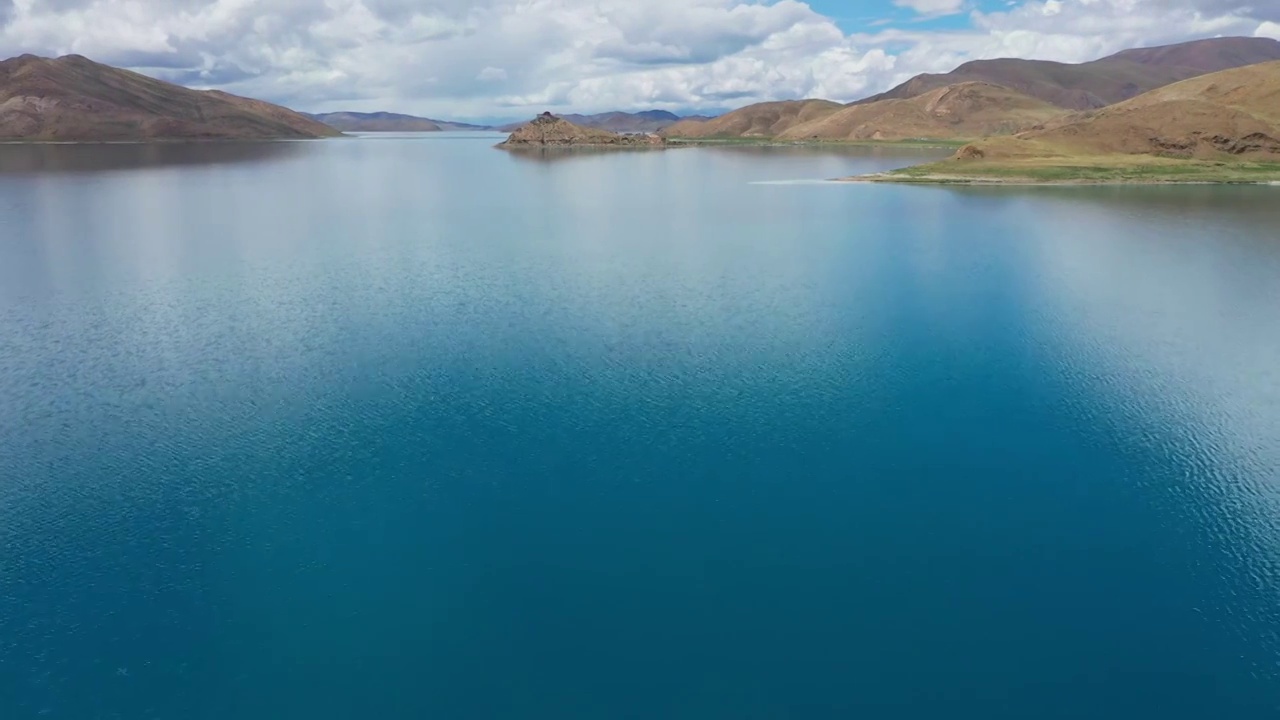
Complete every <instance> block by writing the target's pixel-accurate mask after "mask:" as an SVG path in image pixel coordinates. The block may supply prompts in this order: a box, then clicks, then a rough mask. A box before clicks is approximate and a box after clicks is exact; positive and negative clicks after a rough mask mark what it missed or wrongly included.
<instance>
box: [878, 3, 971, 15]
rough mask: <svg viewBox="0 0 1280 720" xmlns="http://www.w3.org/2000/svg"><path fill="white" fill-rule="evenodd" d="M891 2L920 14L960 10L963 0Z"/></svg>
mask: <svg viewBox="0 0 1280 720" xmlns="http://www.w3.org/2000/svg"><path fill="white" fill-rule="evenodd" d="M893 4H894V5H897V6H898V7H904V8H911V9H912V10H915V11H916V12H918V13H920V14H921V15H949V14H951V13H957V12H960V10H961V9H963V8H964V4H965V0H893Z"/></svg>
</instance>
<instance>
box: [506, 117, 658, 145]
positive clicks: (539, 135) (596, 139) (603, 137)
mask: <svg viewBox="0 0 1280 720" xmlns="http://www.w3.org/2000/svg"><path fill="white" fill-rule="evenodd" d="M665 144H666V140H664V139H663V138H661V137H658V136H657V135H648V134H636V135H621V134H618V133H615V132H609V131H608V130H599V129H597V128H588V127H582V126H581V125H574V124H573V123H571V122H569V121H568V120H565V119H563V118H559V117H556V116H555V115H552V114H551V113H549V112H544V113H542V114H541V115H539V116H538V117H536V118H534V119H533V120H532V121H531V122H529V123H526V124H524V125H522V126H520V127H519V128H517V129H516V130H515V131H514V132H512V133H511V136H510V137H508V138H507V139H506V140H505V141H504V142H502V143H500V144H499V145H498V147H501V148H536V147H662V146H663V145H665Z"/></svg>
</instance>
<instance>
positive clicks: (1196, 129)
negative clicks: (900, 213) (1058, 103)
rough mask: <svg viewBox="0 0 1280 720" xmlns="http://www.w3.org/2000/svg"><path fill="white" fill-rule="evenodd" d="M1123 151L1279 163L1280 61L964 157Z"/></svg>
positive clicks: (1072, 119) (1155, 94)
mask: <svg viewBox="0 0 1280 720" xmlns="http://www.w3.org/2000/svg"><path fill="white" fill-rule="evenodd" d="M1117 154H1118V155H1137V154H1142V155H1160V156H1164V157H1183V158H1199V159H1225V158H1232V157H1235V158H1252V159H1256V160H1267V161H1280V61H1278V62H1270V63H1262V64H1259V65H1250V66H1247V67H1242V68H1234V69H1231V70H1223V71H1221V72H1216V73H1213V74H1210V75H1202V76H1200V77H1196V78H1193V79H1191V80H1184V81H1182V82H1179V83H1175V84H1173V85H1168V86H1166V87H1163V88H1159V89H1157V90H1153V91H1151V92H1148V93H1144V94H1142V95H1139V96H1138V97H1135V98H1133V99H1131V100H1126V101H1125V102H1122V103H1118V104H1116V105H1112V106H1110V107H1106V108H1103V109H1101V110H1095V111H1092V112H1085V113H1079V114H1075V115H1072V116H1069V117H1066V118H1063V119H1061V120H1058V121H1055V122H1050V123H1047V124H1045V125H1044V126H1042V127H1038V128H1035V129H1032V130H1029V131H1027V132H1025V133H1022V134H1020V135H1017V136H1015V137H1012V138H1000V139H996V140H992V141H989V142H985V143H980V144H976V145H971V146H968V147H966V148H964V149H962V153H961V155H962V156H964V157H969V158H977V159H983V158H996V157H1019V156H1037V155H1044V156H1052V155H1092V156H1098V155H1117Z"/></svg>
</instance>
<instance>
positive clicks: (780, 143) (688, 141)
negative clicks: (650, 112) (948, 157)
mask: <svg viewBox="0 0 1280 720" xmlns="http://www.w3.org/2000/svg"><path fill="white" fill-rule="evenodd" d="M968 142H969V141H967V140H942V139H939V140H929V139H920V140H779V139H777V138H766V137H760V138H667V143H668V144H669V145H688V146H691V147H699V146H701V147H713V146H720V147H731V146H735V145H746V146H753V147H881V148H910V149H930V150H951V149H955V148H960V147H964V146H965V145H966V144H968Z"/></svg>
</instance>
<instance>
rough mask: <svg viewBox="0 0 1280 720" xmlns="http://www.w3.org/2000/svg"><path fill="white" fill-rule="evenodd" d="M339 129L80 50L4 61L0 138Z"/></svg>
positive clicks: (326, 133)
mask: <svg viewBox="0 0 1280 720" xmlns="http://www.w3.org/2000/svg"><path fill="white" fill-rule="evenodd" d="M339 134H341V133H339V132H338V131H337V130H335V129H333V128H331V127H329V126H328V125H325V124H323V123H320V122H317V121H315V120H312V119H311V118H308V117H306V116H304V115H302V114H300V113H296V112H293V111H292V110H289V109H287V108H283V107H280V106H279V105H272V104H271V103H267V102H263V101H261V100H253V99H250V98H242V97H238V96H236V95H231V94H228V93H224V92H219V91H200V90H191V89H189V88H184V87H181V86H178V85H173V84H171V83H167V82H163V81H160V80H156V79H154V78H150V77H147V76H145V75H140V74H138V73H134V72H130V71H128V70H121V69H118V68H113V67H110V66H108V65H102V64H100V63H95V62H93V61H91V60H89V59H87V58H84V57H81V56H79V55H68V56H65V57H60V58H56V59H51V58H41V57H36V56H34V55H23V56H21V57H16V58H11V59H9V60H5V61H3V62H0V138H2V139H7V140H60V141H124V140H133V141H138V140H269V139H303V138H322V137H332V136H335V135H339Z"/></svg>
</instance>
